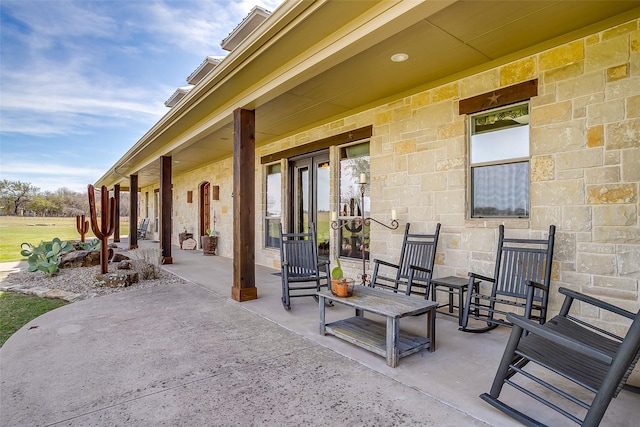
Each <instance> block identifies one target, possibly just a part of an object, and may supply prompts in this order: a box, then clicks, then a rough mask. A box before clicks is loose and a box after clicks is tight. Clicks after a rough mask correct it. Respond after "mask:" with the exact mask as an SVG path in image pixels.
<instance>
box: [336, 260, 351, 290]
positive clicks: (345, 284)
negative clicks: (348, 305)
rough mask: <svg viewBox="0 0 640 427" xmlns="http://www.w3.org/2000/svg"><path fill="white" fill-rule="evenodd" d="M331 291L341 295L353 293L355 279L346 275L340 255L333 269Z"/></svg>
mask: <svg viewBox="0 0 640 427" xmlns="http://www.w3.org/2000/svg"><path fill="white" fill-rule="evenodd" d="M331 292H332V293H333V294H334V295H336V296H339V297H349V296H351V295H352V294H353V281H352V280H347V279H346V278H345V277H344V272H343V271H342V267H341V266H340V259H339V258H338V257H336V266H335V267H333V270H331Z"/></svg>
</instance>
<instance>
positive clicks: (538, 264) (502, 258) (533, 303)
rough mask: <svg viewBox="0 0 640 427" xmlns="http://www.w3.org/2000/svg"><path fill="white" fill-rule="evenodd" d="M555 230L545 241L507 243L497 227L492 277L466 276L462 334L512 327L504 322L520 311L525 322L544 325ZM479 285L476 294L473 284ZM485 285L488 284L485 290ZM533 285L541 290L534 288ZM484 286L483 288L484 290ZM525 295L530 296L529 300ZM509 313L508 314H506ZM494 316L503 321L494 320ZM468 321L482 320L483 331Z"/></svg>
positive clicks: (554, 228) (510, 240) (551, 227)
mask: <svg viewBox="0 0 640 427" xmlns="http://www.w3.org/2000/svg"><path fill="white" fill-rule="evenodd" d="M555 231H556V227H555V226H554V225H552V226H550V227H549V237H548V238H547V239H545V240H536V239H511V238H510V239H507V238H505V237H504V226H503V225H500V228H499V232H500V238H499V240H498V253H497V255H496V264H495V271H494V275H493V277H486V276H482V275H480V274H476V273H472V272H470V273H469V288H468V289H469V292H467V301H466V304H465V306H464V312H463V315H462V321H461V327H460V330H461V331H465V332H487V331H490V330H492V329H495V328H496V327H497V326H499V325H503V326H511V323H510V322H508V321H506V320H505V319H504V316H506V314H507V313H509V312H511V311H513V310H514V309H518V308H520V309H522V310H523V311H524V313H526V315H527V317H528V318H533V319H535V320H537V321H538V322H539V323H541V324H542V323H544V322H545V320H546V318H547V304H548V301H549V284H550V282H551V264H552V260H553V243H554V237H555ZM477 281H480V286H479V287H478V288H477V291H472V290H473V289H474V288H475V287H474V282H477ZM485 283H489V284H490V285H491V288H490V289H488V288H487V286H486V285H485ZM536 284H538V285H541V286H535V285H536ZM483 285H485V286H483ZM528 293H533V295H532V298H530V299H528V298H527V295H528ZM507 310H508V311H507ZM496 314H500V315H502V317H495V315H496ZM469 318H472V319H476V320H483V321H485V322H486V323H487V326H486V327H480V328H472V327H469V326H468V323H469Z"/></svg>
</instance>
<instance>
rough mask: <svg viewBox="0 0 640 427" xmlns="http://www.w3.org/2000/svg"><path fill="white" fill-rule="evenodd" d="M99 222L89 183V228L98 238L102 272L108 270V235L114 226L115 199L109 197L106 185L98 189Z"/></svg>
mask: <svg viewBox="0 0 640 427" xmlns="http://www.w3.org/2000/svg"><path fill="white" fill-rule="evenodd" d="M100 190H101V191H100V193H101V194H100V224H98V214H97V211H96V196H95V189H94V187H93V185H91V184H89V185H88V187H87V191H88V193H89V214H90V215H91V230H93V234H95V236H96V237H97V238H98V239H99V240H100V271H101V272H102V274H107V273H108V272H109V243H108V240H109V236H111V235H112V234H113V232H114V231H115V228H116V199H115V198H113V197H111V198H109V191H108V190H107V187H106V186H104V185H103V186H102V188H101V189H100Z"/></svg>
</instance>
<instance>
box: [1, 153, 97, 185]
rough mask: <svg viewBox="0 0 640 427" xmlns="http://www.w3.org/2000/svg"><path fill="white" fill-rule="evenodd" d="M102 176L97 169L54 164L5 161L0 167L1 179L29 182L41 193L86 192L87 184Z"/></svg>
mask: <svg viewBox="0 0 640 427" xmlns="http://www.w3.org/2000/svg"><path fill="white" fill-rule="evenodd" d="M101 174H102V173H101V172H100V170H98V169H96V168H89V167H70V166H65V165H61V164H52V163H47V164H46V165H43V164H42V163H6V162H5V161H4V160H3V162H2V165H1V167H0V179H7V180H9V181H21V182H28V183H31V185H33V186H34V187H37V188H39V189H40V191H56V190H58V189H60V188H63V187H64V188H68V189H69V190H72V191H78V192H84V191H86V190H87V184H93V183H94V182H95V181H96V180H97V179H98V178H99V177H100V175H101Z"/></svg>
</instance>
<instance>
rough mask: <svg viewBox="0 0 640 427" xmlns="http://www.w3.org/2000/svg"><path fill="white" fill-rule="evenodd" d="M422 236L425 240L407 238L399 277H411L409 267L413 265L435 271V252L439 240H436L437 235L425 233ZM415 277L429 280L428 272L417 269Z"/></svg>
mask: <svg viewBox="0 0 640 427" xmlns="http://www.w3.org/2000/svg"><path fill="white" fill-rule="evenodd" d="M422 237H423V238H424V240H407V242H406V244H405V251H404V259H403V260H402V262H401V264H400V270H399V271H398V278H399V279H408V278H409V273H410V271H409V270H410V268H409V267H410V266H412V265H416V266H418V267H424V268H428V269H429V270H432V271H433V259H434V257H433V253H434V250H435V246H436V242H437V240H435V235H423V236H422ZM414 279H422V280H427V279H428V277H427V273H425V272H423V271H417V272H416V273H415V274H414Z"/></svg>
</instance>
